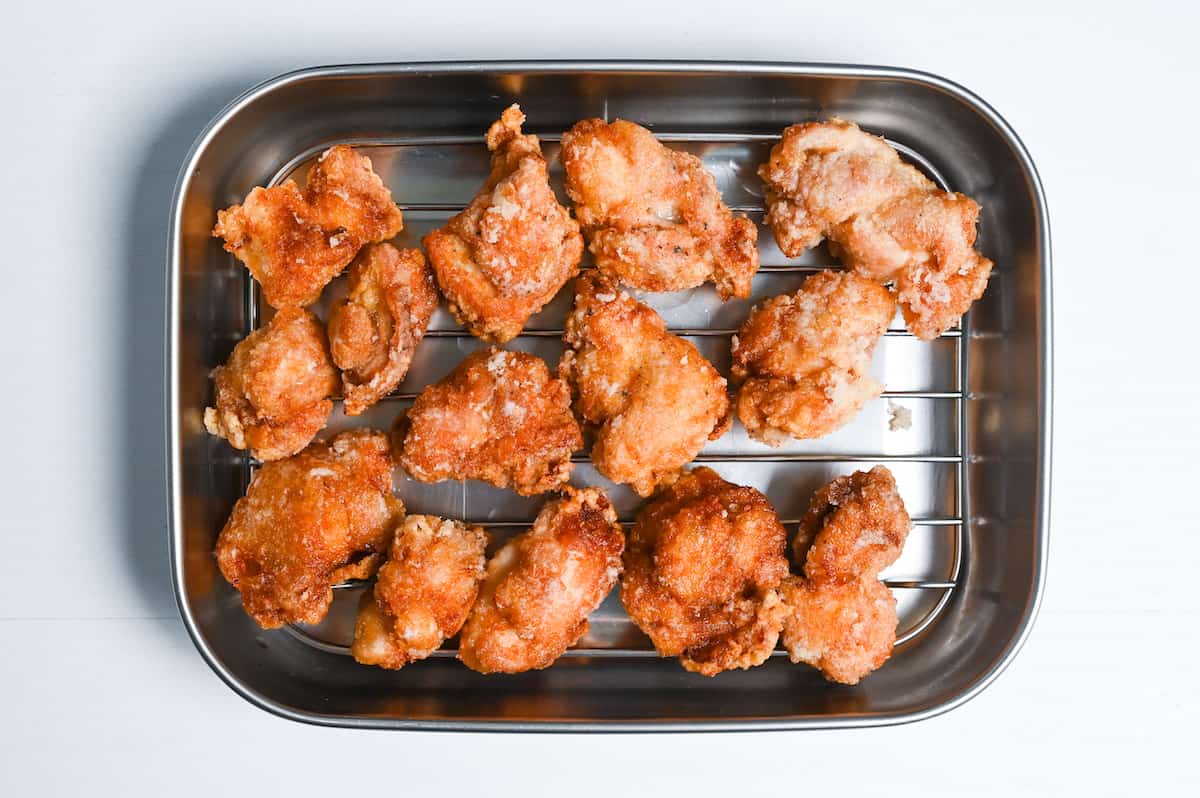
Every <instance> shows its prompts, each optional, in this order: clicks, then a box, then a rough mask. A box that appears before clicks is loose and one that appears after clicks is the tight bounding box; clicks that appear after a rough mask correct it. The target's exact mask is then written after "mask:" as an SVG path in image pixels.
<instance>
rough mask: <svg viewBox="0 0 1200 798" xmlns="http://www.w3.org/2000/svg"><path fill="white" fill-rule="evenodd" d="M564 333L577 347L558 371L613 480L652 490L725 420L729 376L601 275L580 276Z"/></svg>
mask: <svg viewBox="0 0 1200 798" xmlns="http://www.w3.org/2000/svg"><path fill="white" fill-rule="evenodd" d="M564 339H565V340H566V342H567V344H569V345H570V346H571V347H572V349H571V350H570V351H568V352H566V353H565V354H564V355H563V358H562V361H561V362H560V363H559V367H558V370H559V374H561V375H562V376H563V377H565V378H566V379H567V380H569V381H570V383H571V387H572V390H573V391H574V394H575V409H576V411H577V412H578V413H579V415H580V417H581V418H582V419H583V420H584V421H585V422H586V423H588V424H591V425H594V426H596V427H597V430H596V437H595V442H594V443H593V445H592V462H593V463H594V464H595V465H596V468H597V469H598V470H599V471H600V473H602V474H604V476H606V477H608V478H609V479H611V480H612V481H614V482H623V483H628V484H629V485H631V486H632V487H633V489H634V490H635V491H637V493H638V494H639V495H641V496H649V495H650V494H651V493H653V492H654V489H655V487H656V486H658V485H660V484H664V483H668V482H670V481H671V480H673V479H674V478H675V477H676V476H677V475H678V473H679V470H680V469H681V468H683V466H685V465H687V464H688V463H689V462H691V460H692V459H693V458H695V456H696V455H697V454H699V453H700V450H701V449H703V448H704V444H705V443H706V442H708V441H709V440H715V439H716V438H719V437H720V436H721V435H722V434H724V432H725V431H726V430H727V429H728V428H729V399H728V397H727V396H726V394H725V379H724V378H723V377H721V375H720V374H719V373H718V372H717V370H716V369H715V368H713V366H712V364H711V363H709V362H708V361H707V360H705V359H704V357H703V356H702V355H701V354H700V352H699V351H698V350H697V349H696V347H695V346H693V345H692V344H691V343H690V342H688V341H685V340H683V339H682V338H679V337H677V336H675V335H672V334H671V333H669V332H667V328H666V324H665V323H664V322H663V320H662V318H661V317H660V316H659V315H658V314H657V313H655V312H654V311H653V310H652V309H651V308H649V307H648V306H646V305H643V304H642V303H641V302H638V301H637V300H635V299H633V298H632V297H630V296H629V295H628V294H626V293H625V292H623V291H618V290H617V289H616V288H615V287H613V285H612V284H610V283H609V282H608V281H607V280H605V278H603V277H602V276H601V275H599V274H596V273H594V272H593V273H589V274H585V275H583V276H582V277H580V278H579V279H578V280H576V282H575V306H574V309H573V310H572V312H571V315H570V316H568V317H567V323H566V332H565V335H564ZM665 420H669V423H665Z"/></svg>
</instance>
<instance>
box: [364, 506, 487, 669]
mask: <svg viewBox="0 0 1200 798" xmlns="http://www.w3.org/2000/svg"><path fill="white" fill-rule="evenodd" d="M486 546H487V533H486V532H484V531H483V529H482V528H481V527H477V526H468V525H466V524H463V523H461V522H459V521H449V520H446V519H444V518H438V517H437V516H433V515H410V516H408V517H407V518H405V519H404V522H403V523H402V524H400V526H399V527H397V528H396V533H395V536H394V537H393V539H392V546H391V550H390V551H389V552H388V560H387V562H385V563H384V564H383V566H382V567H381V568H380V569H379V573H378V575H376V577H375V587H374V589H373V590H372V591H369V592H368V593H366V594H364V595H363V598H362V603H361V605H360V607H359V611H358V619H357V621H356V622H355V624H354V644H353V645H352V646H351V647H350V653H351V654H353V655H354V658H355V659H356V660H358V661H359V662H361V663H363V664H364V665H378V666H380V667H381V668H387V669H389V670H399V669H400V668H403V667H404V666H405V665H407V664H408V663H410V662H414V661H416V660H419V659H425V658H426V657H428V656H429V655H430V654H432V653H433V652H434V651H436V650H437V648H438V647H439V646H441V644H442V643H443V642H444V641H445V640H446V638H448V637H451V636H453V635H455V634H458V630H459V629H461V628H462V625H463V623H464V622H465V621H466V620H467V613H469V612H470V611H471V605H473V604H474V603H475V598H476V596H478V595H479V585H480V583H481V582H482V581H483V574H484V570H483V567H484V561H485V559H486V558H485V557H484V548H485V547H486Z"/></svg>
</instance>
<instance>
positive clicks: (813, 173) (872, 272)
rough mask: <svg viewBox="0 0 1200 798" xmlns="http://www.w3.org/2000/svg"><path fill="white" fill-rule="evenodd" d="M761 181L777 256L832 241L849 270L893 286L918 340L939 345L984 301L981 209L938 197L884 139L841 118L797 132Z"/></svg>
mask: <svg viewBox="0 0 1200 798" xmlns="http://www.w3.org/2000/svg"><path fill="white" fill-rule="evenodd" d="M758 173H759V176H760V177H762V179H763V181H764V182H765V183H766V188H767V191H766V196H767V206H768V211H767V222H768V223H769V224H770V225H771V229H772V230H773V231H774V232H775V240H776V241H777V242H778V243H779V248H780V249H782V250H783V251H784V253H786V254H787V255H788V256H789V257H795V256H797V255H799V254H801V253H802V252H803V251H804V250H805V249H807V248H809V247H813V246H816V245H817V244H819V243H820V242H821V240H822V239H824V238H828V239H829V241H830V244H831V247H830V248H831V249H832V250H833V251H834V254H836V255H838V256H839V257H840V258H841V259H842V261H843V262H844V263H845V264H846V265H847V266H848V267H850V268H852V269H854V270H855V271H857V272H858V273H859V274H862V275H863V276H865V277H869V278H871V279H872V280H878V281H879V282H894V283H895V284H896V292H897V297H898V298H899V301H900V308H901V310H902V311H903V312H904V320H905V321H906V322H907V323H908V328H909V330H911V331H912V333H913V335H915V336H916V337H918V338H921V339H924V340H930V339H933V338H936V337H938V336H939V335H941V334H942V333H943V332H945V331H946V330H947V329H948V328H950V327H951V326H953V325H954V324H955V323H956V322H957V321H958V320H959V319H960V318H961V317H962V315H963V314H964V313H966V312H967V309H968V308H969V307H970V306H971V303H972V302H974V301H975V300H976V299H979V297H981V296H983V291H984V289H985V288H986V287H987V281H988V277H989V276H990V275H991V272H992V262H991V261H990V260H988V259H987V258H985V257H983V256H982V255H980V254H979V252H977V251H976V250H975V248H974V247H975V222H976V219H977V217H978V216H979V204H978V203H977V202H975V201H974V200H973V199H971V198H970V197H966V196H964V195H962V194H954V193H950V192H945V191H940V190H938V188H937V187H936V186H935V185H934V184H933V183H932V182H931V181H930V180H929V179H927V178H926V177H925V176H924V175H922V174H921V173H920V172H919V171H917V169H915V168H914V167H912V166H910V165H908V164H905V163H903V162H902V161H901V160H900V156H899V155H898V154H897V153H896V151H895V150H894V149H893V148H892V147H891V146H889V145H888V143H887V142H886V141H884V140H883V139H882V138H879V137H878V136H872V135H870V134H868V133H864V132H863V131H862V130H860V129H859V128H858V126H857V125H854V124H851V123H850V122H844V121H842V120H840V119H833V120H830V121H828V122H806V123H804V124H800V125H792V126H791V127H789V128H788V129H787V130H785V131H784V132H783V139H782V140H781V141H780V142H779V143H778V144H777V145H775V147H774V148H773V149H772V150H771V157H770V160H769V161H768V162H767V163H765V164H763V165H762V166H761V167H759V170H758Z"/></svg>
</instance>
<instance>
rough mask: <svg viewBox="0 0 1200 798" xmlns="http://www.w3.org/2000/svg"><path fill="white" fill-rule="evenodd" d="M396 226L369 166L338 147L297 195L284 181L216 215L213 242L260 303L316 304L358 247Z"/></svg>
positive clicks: (398, 220) (400, 223)
mask: <svg viewBox="0 0 1200 798" xmlns="http://www.w3.org/2000/svg"><path fill="white" fill-rule="evenodd" d="M403 227H404V220H403V217H402V216H401V214H400V209H399V208H397V207H396V204H395V203H394V202H392V195H391V192H389V191H388V190H387V187H386V186H384V185H383V181H382V180H380V179H379V175H377V174H375V172H374V170H373V168H372V166H371V160H370V159H369V158H368V157H367V156H365V155H361V154H359V153H356V152H355V151H354V150H353V149H351V148H350V147H347V146H345V145H342V144H339V145H338V146H336V147H332V148H330V149H328V150H326V151H325V153H324V154H323V155H321V158H320V160H319V161H318V162H317V163H316V165H315V166H313V168H312V171H311V172H309V175H308V183H307V185H306V186H305V188H304V190H303V191H301V190H300V188H299V187H298V186H297V185H296V183H295V182H294V181H292V180H288V181H286V182H284V183H281V184H280V185H278V186H275V187H273V188H255V189H254V190H253V191H251V192H250V193H249V194H248V195H246V199H245V201H244V202H243V203H242V204H241V205H234V206H232V207H230V208H227V209H225V210H223V211H218V212H217V225H216V227H214V228H213V236H215V237H217V238H222V239H224V240H225V249H226V251H228V252H232V253H233V254H234V255H235V256H236V257H237V259H238V260H240V261H241V262H242V263H244V264H246V268H248V269H249V270H250V273H251V274H252V275H254V279H256V280H258V282H259V284H260V285H261V286H262V290H263V298H264V299H266V301H267V304H269V305H270V306H271V307H274V308H285V307H303V306H305V305H311V304H312V303H313V302H316V301H317V298H318V297H319V296H320V295H321V289H323V288H324V287H325V286H326V284H328V283H329V281H330V280H332V279H333V278H334V277H336V276H337V275H338V274H340V273H341V271H342V269H344V268H346V265H347V264H348V263H350V261H351V260H353V259H354V256H355V254H356V253H357V252H358V250H359V249H360V248H361V247H362V246H363V245H364V244H368V243H370V242H373V241H385V240H387V239H389V238H391V237H393V236H395V235H396V234H397V233H399V232H400V230H401V229H402V228H403Z"/></svg>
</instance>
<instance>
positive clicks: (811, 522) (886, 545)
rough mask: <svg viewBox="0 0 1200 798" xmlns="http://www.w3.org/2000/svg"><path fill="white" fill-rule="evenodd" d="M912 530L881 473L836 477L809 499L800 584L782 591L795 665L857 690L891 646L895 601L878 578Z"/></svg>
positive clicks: (795, 553)
mask: <svg viewBox="0 0 1200 798" xmlns="http://www.w3.org/2000/svg"><path fill="white" fill-rule="evenodd" d="M911 526H912V522H911V520H910V519H909V517H908V511H907V510H905V508H904V501H903V500H902V499H901V498H900V494H899V492H898V491H897V489H896V480H895V478H894V477H893V476H892V472H891V471H888V469H887V468H885V467H883V466H875V467H874V468H872V469H871V470H870V471H857V472H855V473H854V474H852V475H850V476H846V477H838V478H837V479H835V480H833V481H832V482H830V483H829V484H828V485H826V486H825V487H823V488H821V490H819V491H817V493H816V495H815V496H813V500H812V503H811V504H810V505H809V508H808V512H807V513H806V514H805V516H804V518H803V519H801V521H800V530H799V532H798V533H797V535H796V539H795V540H794V541H793V545H792V559H793V562H794V563H795V564H796V566H797V567H799V568H802V569H803V572H804V575H803V576H790V577H788V579H787V580H786V581H785V582H784V585H783V587H782V588H781V589H780V594H781V595H782V596H783V601H784V604H785V606H786V607H787V618H786V619H785V621H784V624H783V645H784V648H786V649H787V651H788V655H789V656H790V657H791V659H792V662H806V663H808V664H809V665H812V666H814V667H816V668H818V669H820V671H821V673H823V674H824V675H825V678H827V679H829V680H831V681H835V682H841V683H842V684H856V683H857V682H858V681H859V680H860V679H862V677H864V676H866V675H867V674H868V673H870V672H871V671H873V670H875V669H876V668H878V667H879V666H880V665H882V664H883V663H884V662H885V661H887V658H888V657H890V656H891V654H892V646H893V645H894V644H895V642H896V626H897V623H898V620H897V616H896V599H895V597H894V596H893V595H892V593H891V591H890V590H888V588H887V586H886V585H884V584H883V583H882V582H880V581H879V572H880V571H882V570H883V569H884V568H886V567H888V566H889V565H891V564H892V563H894V562H895V561H896V559H897V558H898V557H899V556H900V552H901V550H902V549H903V548H904V541H905V539H906V538H907V537H908V530H909V528H910V527H911Z"/></svg>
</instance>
